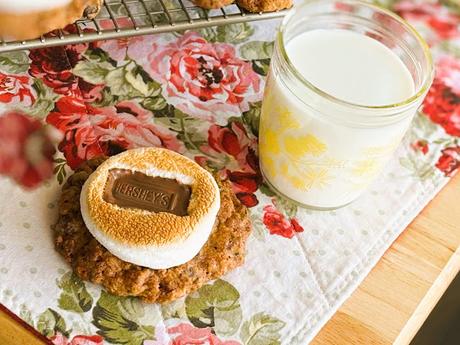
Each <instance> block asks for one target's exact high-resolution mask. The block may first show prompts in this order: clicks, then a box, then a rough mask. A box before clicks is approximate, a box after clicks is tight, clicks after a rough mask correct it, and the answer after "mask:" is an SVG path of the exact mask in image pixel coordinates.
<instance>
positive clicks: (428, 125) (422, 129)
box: [411, 112, 438, 140]
mask: <svg viewBox="0 0 460 345" xmlns="http://www.w3.org/2000/svg"><path fill="white" fill-rule="evenodd" d="M414 129H416V130H417V135H418V136H420V137H421V138H423V139H424V140H428V139H429V138H430V136H432V135H433V134H434V133H436V132H437V130H438V126H437V125H436V124H435V123H433V122H432V121H431V120H430V119H429V118H428V116H426V115H424V114H423V113H421V112H417V115H416V116H415V117H414V120H413V122H412V128H411V131H414Z"/></svg>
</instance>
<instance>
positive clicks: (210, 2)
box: [192, 0, 234, 9]
mask: <svg viewBox="0 0 460 345" xmlns="http://www.w3.org/2000/svg"><path fill="white" fill-rule="evenodd" d="M192 1H193V2H194V3H195V4H196V5H197V6H200V7H202V8H206V9H215V8H221V7H224V6H227V5H230V4H232V3H233V1H234V0H192Z"/></svg>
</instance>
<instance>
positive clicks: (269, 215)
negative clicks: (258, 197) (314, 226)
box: [262, 205, 304, 238]
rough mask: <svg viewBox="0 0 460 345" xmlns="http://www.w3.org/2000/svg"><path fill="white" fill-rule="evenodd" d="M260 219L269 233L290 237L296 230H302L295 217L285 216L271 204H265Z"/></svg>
mask: <svg viewBox="0 0 460 345" xmlns="http://www.w3.org/2000/svg"><path fill="white" fill-rule="evenodd" d="M262 220H263V223H264V224H265V226H266V227H267V229H268V231H269V232H270V235H278V236H282V237H285V238H292V237H294V235H295V233H296V232H303V231H304V229H303V227H302V226H301V225H300V224H299V222H298V221H297V219H295V218H292V219H288V218H286V217H285V216H284V215H283V214H282V213H281V212H279V211H278V210H277V209H276V208H275V207H274V206H273V205H267V206H265V207H264V216H263V219H262Z"/></svg>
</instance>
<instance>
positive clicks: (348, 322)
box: [0, 174, 460, 345]
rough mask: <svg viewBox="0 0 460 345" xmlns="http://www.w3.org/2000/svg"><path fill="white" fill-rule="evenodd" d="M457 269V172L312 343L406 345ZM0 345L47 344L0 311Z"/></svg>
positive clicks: (459, 211)
mask: <svg viewBox="0 0 460 345" xmlns="http://www.w3.org/2000/svg"><path fill="white" fill-rule="evenodd" d="M459 270H460V174H458V175H457V176H456V177H454V178H453V179H452V180H451V181H450V182H449V184H448V185H447V186H446V187H445V188H444V189H443V190H442V191H441V192H440V193H439V194H438V195H437V196H436V197H435V199H434V200H433V201H432V202H430V204H429V205H428V206H427V207H426V208H425V209H424V210H423V211H422V212H421V213H420V214H419V215H418V216H417V218H416V219H415V220H414V221H413V222H412V223H411V224H410V225H409V226H408V228H407V229H406V230H405V231H404V232H403V233H402V234H401V235H400V236H399V238H398V239H397V240H396V241H395V242H394V243H393V245H392V246H391V247H390V249H389V250H388V251H387V252H386V253H385V255H384V256H383V257H382V258H381V259H380V261H379V262H378V264H377V265H376V266H375V267H374V269H373V270H372V271H371V272H370V274H369V275H368V276H367V277H366V279H365V280H364V281H363V283H362V284H361V285H360V286H359V287H358V289H357V290H356V291H355V292H354V293H353V294H352V295H351V297H350V298H349V299H348V300H347V301H346V302H345V303H344V304H343V305H342V307H341V308H340V309H339V310H338V311H337V313H336V314H335V315H334V316H333V317H332V318H331V320H329V322H328V323H327V324H326V325H325V326H324V328H323V329H322V330H321V331H320V332H319V334H318V335H317V336H316V338H315V339H314V340H313V342H312V344H313V345H331V344H334V345H342V344H343V345H345V344H346V345H349V344H366V345H374V344H375V345H386V344H397V345H398V344H408V343H409V342H410V340H411V339H412V337H413V336H414V335H415V334H416V332H417V330H418V329H419V328H420V326H421V325H422V324H423V322H424V320H425V319H426V318H427V316H428V315H429V313H430V311H431V310H432V309H433V307H434V306H435V305H436V303H437V301H438V300H439V298H440V297H441V296H442V294H443V293H444V291H445V290H446V289H447V287H448V286H449V284H450V282H451V281H452V280H453V278H454V277H455V275H456V274H457V273H458V272H459ZM0 344H3V345H18V344H28V345H29V344H30V345H35V344H45V342H43V341H42V340H40V339H39V338H37V337H36V335H33V334H32V333H30V331H29V330H27V329H26V328H24V327H23V326H21V325H20V324H19V323H18V322H17V321H16V320H14V318H12V317H11V316H10V315H8V313H6V312H5V311H4V310H2V309H1V308H0Z"/></svg>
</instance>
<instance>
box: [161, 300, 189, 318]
mask: <svg viewBox="0 0 460 345" xmlns="http://www.w3.org/2000/svg"><path fill="white" fill-rule="evenodd" d="M161 315H162V316H163V320H169V319H186V318H187V314H186V312H185V304H184V300H183V299H179V300H177V301H174V302H171V303H168V304H164V305H161Z"/></svg>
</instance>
